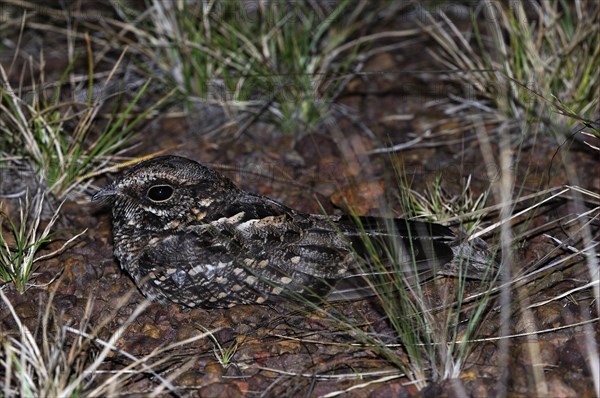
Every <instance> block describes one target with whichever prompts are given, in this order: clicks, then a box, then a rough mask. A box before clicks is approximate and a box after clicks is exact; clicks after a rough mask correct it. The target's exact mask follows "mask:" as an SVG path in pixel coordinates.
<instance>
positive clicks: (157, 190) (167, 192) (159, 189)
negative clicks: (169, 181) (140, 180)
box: [146, 185, 173, 202]
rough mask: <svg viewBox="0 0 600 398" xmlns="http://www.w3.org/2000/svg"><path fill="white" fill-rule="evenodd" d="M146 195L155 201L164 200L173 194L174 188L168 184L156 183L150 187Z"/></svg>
mask: <svg viewBox="0 0 600 398" xmlns="http://www.w3.org/2000/svg"><path fill="white" fill-rule="evenodd" d="M146 196H148V198H150V200H153V201H154V202H164V201H165V200H168V199H169V198H171V196H173V188H172V187H170V186H168V185H155V186H153V187H150V189H149V190H148V193H147V194H146Z"/></svg>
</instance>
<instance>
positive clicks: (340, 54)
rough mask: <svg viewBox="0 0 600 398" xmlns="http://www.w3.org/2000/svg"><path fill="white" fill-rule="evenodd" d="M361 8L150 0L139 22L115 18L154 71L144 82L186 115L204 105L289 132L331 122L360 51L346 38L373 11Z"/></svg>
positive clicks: (133, 15) (134, 17)
mask: <svg viewBox="0 0 600 398" xmlns="http://www.w3.org/2000/svg"><path fill="white" fill-rule="evenodd" d="M367 4H368V2H366V1H359V2H352V1H349V0H343V1H340V2H337V3H336V4H330V3H327V4H321V5H320V4H318V3H316V2H280V1H274V2H266V3H263V2H259V3H257V7H256V8H253V7H250V4H249V3H244V2H241V1H239V2H238V1H226V2H216V1H208V2H177V3H165V2H162V1H159V0H156V1H152V2H150V3H149V8H148V9H146V10H145V12H144V13H143V14H142V15H141V16H139V13H138V12H135V11H134V10H131V9H127V8H123V10H124V11H123V13H122V15H123V16H124V17H125V18H126V20H127V22H128V24H129V25H128V26H127V27H126V29H127V30H128V31H130V32H131V33H133V34H134V35H135V38H136V40H135V41H136V44H135V45H134V48H136V49H137V51H138V52H139V53H140V54H141V55H142V62H144V63H146V64H147V63H148V61H149V60H150V61H151V63H150V64H151V65H153V66H154V69H149V70H148V71H147V72H148V74H149V75H151V76H157V75H158V76H159V78H161V79H162V80H163V81H164V82H165V83H166V84H167V85H168V86H171V87H175V88H176V89H177V91H178V93H179V94H180V96H181V97H182V98H183V99H184V100H185V101H186V102H185V103H186V104H187V111H188V112H194V109H197V107H196V106H195V104H196V103H208V104H214V105H219V106H222V107H224V109H225V110H226V111H227V112H228V113H229V114H230V115H231V116H233V117H235V116H236V115H237V114H239V113H240V112H249V113H250V114H251V115H253V116H252V118H251V120H254V118H258V117H262V118H263V119H265V120H268V121H270V122H272V123H274V124H275V125H276V126H277V127H278V128H279V129H280V130H281V131H283V132H288V133H296V134H298V133H300V132H303V131H307V130H311V129H314V128H316V127H317V126H318V125H319V123H321V122H322V121H323V120H324V119H326V118H327V117H328V116H329V115H331V112H332V107H333V101H334V100H335V98H336V96H337V95H338V94H339V93H340V92H341V90H342V89H343V88H344V86H345V84H346V83H347V81H348V80H349V79H350V77H351V74H352V72H354V71H355V69H356V68H357V64H358V58H357V57H358V55H357V54H358V52H359V49H361V48H365V46H366V45H367V44H365V43H362V42H361V41H359V40H352V39H351V38H352V37H353V35H355V34H356V33H357V32H358V31H359V29H361V28H362V27H364V25H365V24H366V23H367V21H368V20H369V18H371V16H372V15H375V13H376V11H377V10H376V9H374V10H371V9H369V7H368V6H367ZM119 37H122V35H121V36H119ZM157 69H158V70H157Z"/></svg>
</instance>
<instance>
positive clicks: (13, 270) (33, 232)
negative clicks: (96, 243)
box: [0, 191, 87, 293]
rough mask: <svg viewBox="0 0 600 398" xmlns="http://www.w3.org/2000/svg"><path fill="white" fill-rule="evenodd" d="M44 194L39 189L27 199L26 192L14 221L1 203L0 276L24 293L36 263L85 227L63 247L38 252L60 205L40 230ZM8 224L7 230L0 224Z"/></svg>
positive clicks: (61, 249) (57, 252)
mask: <svg viewBox="0 0 600 398" xmlns="http://www.w3.org/2000/svg"><path fill="white" fill-rule="evenodd" d="M45 198H46V194H45V193H44V192H41V191H38V192H36V194H35V195H34V197H33V199H32V200H31V201H30V199H29V194H28V193H26V194H25V203H24V204H23V203H22V202H19V220H18V221H17V222H15V221H14V220H13V219H11V217H10V216H9V215H8V214H7V213H6V212H5V211H4V210H3V208H2V203H0V279H1V280H2V282H3V283H4V284H7V283H9V282H12V283H13V284H14V285H15V287H16V289H17V290H18V291H19V292H21V293H23V292H25V290H27V288H28V287H29V285H30V278H31V275H32V273H33V272H35V270H36V263H38V262H39V261H42V260H45V259H48V258H50V257H53V256H55V255H57V254H59V253H61V252H62V251H63V250H65V249H66V248H67V246H68V245H69V244H70V243H71V242H73V241H74V240H76V239H77V238H79V237H80V236H81V235H83V234H84V233H85V232H86V231H87V230H84V231H82V232H81V233H79V234H77V235H75V236H73V237H72V238H70V239H69V240H67V241H66V242H65V243H64V244H63V245H62V247H60V248H59V249H57V250H54V251H52V252H50V253H45V254H41V251H42V250H43V249H44V248H45V246H46V245H47V244H48V243H50V242H51V241H52V232H51V229H52V227H53V226H54V224H55V223H56V221H57V219H58V216H59V213H60V209H61V206H62V203H61V205H60V206H59V207H58V208H57V209H56V211H55V212H54V215H53V216H52V218H51V219H50V220H49V221H48V223H47V224H46V226H45V227H44V229H43V230H41V226H40V223H41V219H42V210H43V208H44V201H45ZM5 224H8V231H6V230H4V229H3V225H5Z"/></svg>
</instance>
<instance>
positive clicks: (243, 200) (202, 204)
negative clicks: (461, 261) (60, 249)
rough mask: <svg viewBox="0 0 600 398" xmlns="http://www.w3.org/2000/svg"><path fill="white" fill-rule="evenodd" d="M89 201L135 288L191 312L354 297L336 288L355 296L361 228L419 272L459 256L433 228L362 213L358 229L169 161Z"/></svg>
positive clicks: (145, 167) (144, 166) (442, 230)
mask: <svg viewBox="0 0 600 398" xmlns="http://www.w3.org/2000/svg"><path fill="white" fill-rule="evenodd" d="M93 199H94V200H105V201H107V202H108V203H110V205H111V207H112V212H113V235H114V244H115V255H116V257H117V259H118V260H119V262H120V264H121V266H122V268H123V269H125V270H126V271H127V272H128V273H129V274H130V275H131V276H132V277H133V279H134V281H135V283H136V284H137V286H138V287H139V288H140V290H141V291H142V292H143V293H144V294H145V295H146V296H148V297H151V298H154V299H157V300H161V301H162V300H164V299H168V300H171V301H173V302H175V303H179V304H182V305H186V306H190V307H195V306H200V307H231V306H234V305H237V304H251V303H259V304H261V303H265V302H272V301H275V300H278V299H282V298H286V297H289V296H293V295H301V296H303V297H306V298H309V299H311V298H314V297H325V296H327V295H330V297H332V298H344V297H352V298H354V297H356V296H360V295H361V294H362V293H361V294H358V295H357V294H347V293H341V294H336V289H337V288H340V287H341V288H340V289H339V291H340V292H351V291H353V290H355V291H360V290H361V288H357V289H353V288H352V286H354V285H356V284H358V285H360V284H361V282H360V280H362V279H363V278H362V277H357V275H360V274H361V273H362V271H361V269H360V267H358V265H357V256H364V257H365V258H368V256H367V255H366V249H365V247H364V244H363V238H361V236H363V237H364V232H363V233H361V231H366V233H367V234H368V235H369V236H371V237H374V238H376V239H375V240H377V241H389V240H390V239H393V240H394V241H396V242H400V243H401V244H400V245H397V246H398V247H399V249H397V251H398V255H399V256H400V260H401V262H402V261H404V262H406V263H409V264H411V263H414V261H412V259H413V258H414V259H415V260H416V263H417V264H419V267H420V268H422V269H431V268H435V267H440V266H443V265H444V264H447V263H449V262H450V261H451V260H452V259H453V257H454V256H455V254H457V253H458V252H457V249H456V247H457V246H456V245H455V244H454V243H453V242H455V240H456V239H455V237H454V235H453V234H452V232H451V231H450V230H449V229H448V228H446V227H443V226H441V225H437V224H430V223H421V222H412V221H411V222H409V221H405V220H400V219H398V220H395V222H394V226H393V228H390V225H389V220H383V219H378V218H374V217H363V218H361V219H360V223H361V224H362V225H361V227H360V228H359V227H358V226H357V225H356V220H354V219H352V218H350V217H345V216H342V217H326V216H323V215H313V214H305V213H300V212H296V211H294V210H292V209H290V208H289V207H287V206H285V205H283V204H281V203H279V202H277V201H274V200H272V199H269V198H267V197H263V196H259V195H254V194H251V193H248V192H245V191H243V190H240V189H239V188H238V187H236V186H235V184H233V182H232V181H231V180H229V179H228V178H226V177H224V176H221V175H220V174H218V173H217V172H216V171H214V170H212V169H210V168H208V167H205V166H203V165H201V164H199V163H197V162H194V161H192V160H189V159H185V158H181V157H176V156H161V157H157V158H153V159H151V160H148V161H144V162H141V163H138V164H137V165H135V166H134V167H132V168H131V169H129V170H128V171H127V172H126V173H124V174H123V175H122V176H121V177H120V178H118V179H117V180H116V181H114V182H113V183H112V184H110V185H108V186H107V187H105V188H104V189H102V190H101V191H99V192H98V193H97V194H96V195H94V197H93ZM157 199H158V200H157ZM382 247H383V245H382ZM381 250H383V249H381ZM362 285H365V286H366V283H365V282H364V280H363V283H362ZM342 286H343V287H342ZM363 288H364V286H363Z"/></svg>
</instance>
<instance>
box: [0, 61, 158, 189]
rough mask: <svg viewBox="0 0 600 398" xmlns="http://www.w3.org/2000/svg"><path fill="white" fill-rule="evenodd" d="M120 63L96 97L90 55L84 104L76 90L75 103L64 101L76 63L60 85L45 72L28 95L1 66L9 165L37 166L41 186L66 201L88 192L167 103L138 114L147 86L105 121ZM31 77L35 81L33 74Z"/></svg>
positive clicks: (0, 108)
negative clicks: (48, 80)
mask: <svg viewBox="0 0 600 398" xmlns="http://www.w3.org/2000/svg"><path fill="white" fill-rule="evenodd" d="M90 51H91V50H90ZM122 56H123V55H122ZM122 56H121V59H122ZM121 59H120V60H121ZM120 60H119V61H118V62H117V63H116V64H115V65H114V68H113V70H112V71H111V73H110V74H109V76H108V77H107V78H106V80H105V82H104V83H103V85H102V87H101V90H102V91H101V92H102V93H103V94H102V95H95V94H93V90H92V89H91V88H92V87H93V79H94V72H93V67H92V65H93V61H92V59H91V54H90V58H89V62H90V70H89V75H88V76H87V79H88V83H89V87H88V89H87V90H86V91H85V94H84V96H83V97H84V98H83V100H82V99H80V98H77V96H76V93H77V92H78V91H77V90H73V92H72V97H71V98H70V99H65V98H64V96H63V92H64V91H68V89H69V88H70V86H69V85H68V84H67V77H69V76H70V74H71V70H72V68H73V65H74V63H75V60H73V61H71V63H70V64H69V66H68V67H67V68H66V69H65V70H64V72H63V75H62V77H61V78H60V80H59V81H57V82H54V83H46V82H45V80H44V72H43V71H41V73H40V75H39V80H34V81H33V83H32V85H31V86H30V87H29V88H27V89H24V88H23V87H21V86H19V88H18V89H13V87H12V86H11V84H10V82H9V81H8V77H7V73H6V71H5V70H4V68H3V67H2V65H0V83H1V84H0V132H1V134H2V138H1V139H0V141H1V142H2V145H0V148H1V149H2V150H3V153H2V154H1V156H2V157H3V158H4V159H5V160H4V161H6V162H10V161H11V160H10V159H15V158H20V159H25V160H27V161H29V162H31V163H33V164H34V166H35V169H36V174H37V175H38V176H41V179H40V182H41V183H42V185H43V186H45V187H46V189H47V190H48V192H50V193H52V194H53V195H54V196H55V197H58V198H64V197H66V196H67V195H68V194H70V193H71V192H74V191H77V192H82V191H84V190H85V189H86V188H87V186H88V185H89V183H90V182H91V179H92V177H93V176H94V175H95V171H96V170H99V169H101V168H102V167H103V166H104V165H106V164H107V163H108V162H109V161H110V159H111V157H112V156H114V155H115V154H116V153H118V152H119V151H122V150H124V149H126V147H127V144H128V143H130V141H131V140H132V138H133V137H134V135H135V134H134V129H135V128H136V127H138V126H139V125H140V123H141V122H142V121H143V120H144V119H145V118H146V116H148V115H149V114H150V113H151V112H152V111H153V110H154V109H155V108H156V107H157V106H159V105H160V104H161V103H162V101H163V100H164V98H163V99H161V100H159V101H158V102H156V103H154V104H153V105H152V106H150V107H148V108H147V109H146V110H144V111H143V112H141V113H139V114H135V113H134V108H135V106H136V105H137V104H138V102H139V101H140V99H141V98H142V95H143V94H144V93H145V91H146V89H147V87H148V84H149V81H147V82H146V83H145V84H144V85H143V86H142V87H141V88H140V90H139V91H138V92H137V93H136V94H135V96H134V97H133V99H132V100H131V102H129V103H124V102H123V100H124V97H123V96H122V95H121V97H120V98H117V100H116V101H115V102H114V108H113V111H112V113H111V114H109V115H108V117H107V118H106V119H105V120H102V119H104V116H105V115H103V114H101V113H100V111H101V109H102V107H103V106H104V105H105V101H106V99H107V97H106V96H105V95H104V93H105V91H106V90H107V88H108V84H109V82H110V81H111V79H112V78H113V77H114V74H115V72H116V70H117V68H118V65H119V63H120ZM31 74H32V75H34V74H33V71H32V73H31ZM121 94H123V93H121ZM122 107H124V109H122ZM99 126H102V127H100V128H99Z"/></svg>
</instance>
